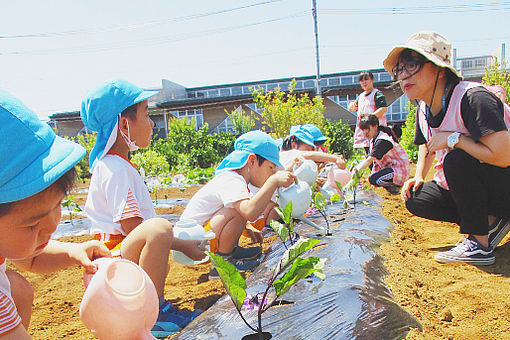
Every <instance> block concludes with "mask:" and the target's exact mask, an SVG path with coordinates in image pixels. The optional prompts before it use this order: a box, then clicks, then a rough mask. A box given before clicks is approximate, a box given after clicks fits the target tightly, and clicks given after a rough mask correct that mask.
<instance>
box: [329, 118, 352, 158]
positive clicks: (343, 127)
mask: <svg viewBox="0 0 510 340" xmlns="http://www.w3.org/2000/svg"><path fill="white" fill-rule="evenodd" d="M323 130H324V133H325V135H326V136H327V137H328V138H329V139H328V141H327V142H326V143H327V144H326V145H327V146H328V149H329V151H330V152H334V153H338V154H341V155H343V157H344V159H345V160H348V159H350V158H351V157H352V155H353V152H354V148H353V143H354V140H353V136H354V132H353V131H352V130H351V128H350V127H349V125H347V124H344V123H343V122H342V121H341V120H339V121H337V122H330V121H328V120H324V129H323Z"/></svg>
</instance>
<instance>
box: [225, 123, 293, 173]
mask: <svg viewBox="0 0 510 340" xmlns="http://www.w3.org/2000/svg"><path fill="white" fill-rule="evenodd" d="M279 151H280V150H279V148H278V144H277V143H276V141H275V140H274V139H273V138H272V137H271V136H269V135H268V134H267V133H265V132H262V131H258V130H257V131H250V132H246V133H245V134H243V135H241V136H239V138H237V139H236V141H235V143H234V151H232V152H231V153H230V154H229V155H228V156H227V157H225V158H224V159H223V160H222V161H221V163H220V165H218V167H217V168H216V171H215V174H216V175H217V174H219V173H221V172H223V171H226V170H237V169H241V168H242V167H243V166H245V165H246V162H248V156H250V154H252V153H254V154H256V155H259V156H262V157H264V158H265V159H267V160H268V161H270V162H273V163H274V164H276V166H279V167H281V168H283V165H281V163H280V152H279Z"/></svg>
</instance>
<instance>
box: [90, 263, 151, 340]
mask: <svg viewBox="0 0 510 340" xmlns="http://www.w3.org/2000/svg"><path fill="white" fill-rule="evenodd" d="M93 262H94V263H95V264H97V266H98V271H97V272H96V273H95V274H87V273H85V275H84V276H83V282H84V284H85V288H86V290H85V294H84V295H83V300H82V301H81V304H80V318H81V320H82V321H83V323H84V324H85V326H86V327H87V328H88V329H89V330H90V331H91V332H92V334H94V335H95V336H96V337H97V338H99V339H100V340H119V339H122V340H153V339H156V338H155V337H153V336H152V335H151V332H150V331H151V329H152V327H153V326H154V324H155V323H156V320H157V318H158V295H157V293H156V288H155V287H154V284H153V283H152V280H151V279H150V278H149V276H148V275H147V273H146V272H145V271H144V270H143V269H142V268H141V267H140V266H138V265H137V264H136V263H134V262H131V261H129V260H125V259H112V258H105V257H102V258H99V259H96V260H94V261H93Z"/></svg>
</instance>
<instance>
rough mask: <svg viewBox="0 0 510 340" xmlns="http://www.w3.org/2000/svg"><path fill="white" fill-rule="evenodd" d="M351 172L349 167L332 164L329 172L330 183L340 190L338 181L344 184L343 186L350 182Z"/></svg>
mask: <svg viewBox="0 0 510 340" xmlns="http://www.w3.org/2000/svg"><path fill="white" fill-rule="evenodd" d="M351 177H352V176H351V172H350V171H349V170H347V169H339V168H338V167H337V166H332V167H331V169H329V173H328V184H329V186H330V187H332V188H334V189H336V190H337V191H340V189H339V188H338V186H337V185H336V182H339V183H340V184H342V186H344V185H346V184H347V183H349V181H350V180H351Z"/></svg>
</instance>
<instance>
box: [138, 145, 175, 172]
mask: <svg viewBox="0 0 510 340" xmlns="http://www.w3.org/2000/svg"><path fill="white" fill-rule="evenodd" d="M131 160H132V161H133V163H135V164H136V165H137V166H138V168H143V169H144V170H145V174H146V175H148V176H157V175H161V174H166V173H168V170H169V166H168V163H167V162H166V160H165V157H163V156H161V155H160V154H158V153H157V152H156V151H154V150H145V151H143V152H139V153H136V154H135V155H134V156H133V158H131Z"/></svg>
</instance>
